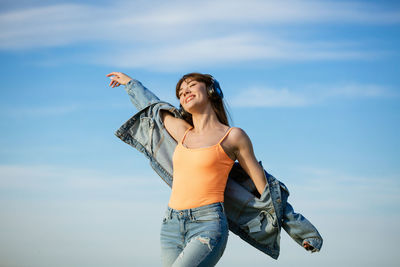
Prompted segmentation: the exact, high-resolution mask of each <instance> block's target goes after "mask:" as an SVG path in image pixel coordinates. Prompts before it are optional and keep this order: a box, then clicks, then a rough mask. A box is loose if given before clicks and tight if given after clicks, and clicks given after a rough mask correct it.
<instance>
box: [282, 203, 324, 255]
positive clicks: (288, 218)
mask: <svg viewBox="0 0 400 267" xmlns="http://www.w3.org/2000/svg"><path fill="white" fill-rule="evenodd" d="M282 227H283V229H285V231H286V232H287V233H288V234H289V236H290V237H291V238H293V239H294V241H296V242H297V243H298V244H299V245H301V246H303V244H304V242H308V243H309V244H310V245H311V246H313V247H314V249H313V250H312V251H311V252H316V251H319V250H320V249H321V247H322V237H321V235H320V234H319V233H318V230H317V229H316V228H315V226H314V225H312V224H311V223H310V222H309V221H308V220H307V219H306V218H305V217H304V216H303V215H301V214H300V213H296V212H295V211H294V210H293V207H292V205H290V204H289V202H286V206H285V208H284V211H283V222H282Z"/></svg>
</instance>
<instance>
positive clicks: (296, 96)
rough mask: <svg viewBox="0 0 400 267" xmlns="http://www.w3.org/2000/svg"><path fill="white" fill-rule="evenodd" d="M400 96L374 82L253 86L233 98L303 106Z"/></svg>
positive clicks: (241, 102)
mask: <svg viewBox="0 0 400 267" xmlns="http://www.w3.org/2000/svg"><path fill="white" fill-rule="evenodd" d="M385 97H386V98H387V97H398V93H396V92H395V91H393V90H391V89H390V88H387V87H384V86H380V85H374V84H356V83H348V84H338V85H335V86H332V85H328V86H327V85H311V86H308V87H304V88H293V89H288V88H282V89H276V88H268V87H251V88H247V89H244V90H240V91H239V92H238V93H237V94H235V96H234V97H233V98H232V99H231V100H230V101H229V103H230V104H231V105H232V106H234V107H303V106H310V105H315V104H321V103H324V102H326V101H330V100H346V99H365V98H385Z"/></svg>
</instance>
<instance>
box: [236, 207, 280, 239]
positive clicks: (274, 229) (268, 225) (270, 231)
mask: <svg viewBox="0 0 400 267" xmlns="http://www.w3.org/2000/svg"><path fill="white" fill-rule="evenodd" d="M240 228H242V229H243V230H244V231H245V232H247V234H248V235H249V236H250V237H251V238H253V239H254V240H256V241H258V242H260V243H262V244H266V245H272V244H274V243H275V242H276V241H277V238H278V234H279V228H278V226H277V224H276V223H275V224H274V219H273V216H272V215H271V214H269V213H268V212H267V211H265V210H262V211H261V212H260V213H259V214H258V215H257V216H256V217H255V218H253V219H251V220H250V221H248V222H247V223H245V224H242V225H240Z"/></svg>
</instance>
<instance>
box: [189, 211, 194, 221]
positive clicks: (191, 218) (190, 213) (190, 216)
mask: <svg viewBox="0 0 400 267" xmlns="http://www.w3.org/2000/svg"><path fill="white" fill-rule="evenodd" d="M188 213H189V218H190V220H191V221H193V215H192V209H189V210H188Z"/></svg>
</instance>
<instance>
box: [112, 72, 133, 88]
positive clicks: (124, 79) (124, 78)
mask: <svg viewBox="0 0 400 267" xmlns="http://www.w3.org/2000/svg"><path fill="white" fill-rule="evenodd" d="M106 76H107V77H110V79H111V82H110V86H111V87H113V88H114V87H116V86H117V87H118V86H120V85H121V84H123V85H125V84H127V83H128V82H129V81H130V80H132V78H131V77H129V76H128V75H126V74H124V73H122V72H111V73H109V74H107V75H106Z"/></svg>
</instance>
